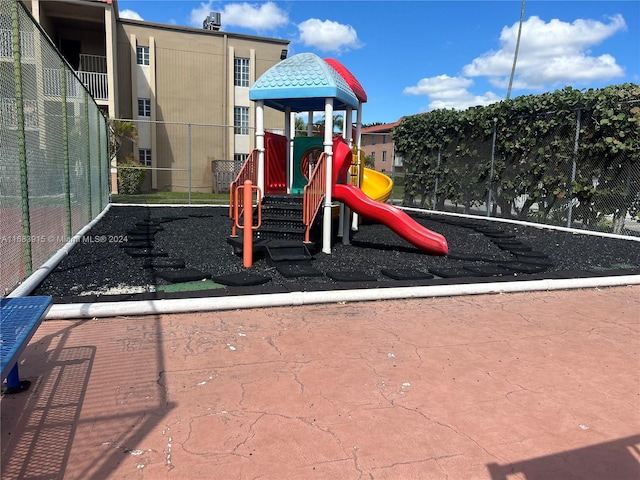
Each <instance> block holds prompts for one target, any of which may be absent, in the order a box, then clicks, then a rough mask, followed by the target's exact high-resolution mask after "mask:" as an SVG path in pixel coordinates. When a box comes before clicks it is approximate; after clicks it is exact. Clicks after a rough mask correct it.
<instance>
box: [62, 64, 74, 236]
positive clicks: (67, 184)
mask: <svg viewBox="0 0 640 480" xmlns="http://www.w3.org/2000/svg"><path fill="white" fill-rule="evenodd" d="M60 97H61V101H62V145H63V150H62V152H63V153H62V160H63V162H64V193H65V197H66V198H65V206H66V210H67V231H66V234H67V238H71V230H72V228H71V179H70V175H71V171H70V168H69V125H68V124H67V122H68V119H67V71H66V69H65V68H64V62H62V61H61V62H60Z"/></svg>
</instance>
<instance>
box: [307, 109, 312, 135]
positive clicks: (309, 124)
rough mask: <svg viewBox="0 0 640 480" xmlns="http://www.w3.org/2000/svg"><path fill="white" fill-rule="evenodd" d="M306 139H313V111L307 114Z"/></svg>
mask: <svg viewBox="0 0 640 480" xmlns="http://www.w3.org/2000/svg"><path fill="white" fill-rule="evenodd" d="M307 137H313V111H310V112H309V117H308V118H307Z"/></svg>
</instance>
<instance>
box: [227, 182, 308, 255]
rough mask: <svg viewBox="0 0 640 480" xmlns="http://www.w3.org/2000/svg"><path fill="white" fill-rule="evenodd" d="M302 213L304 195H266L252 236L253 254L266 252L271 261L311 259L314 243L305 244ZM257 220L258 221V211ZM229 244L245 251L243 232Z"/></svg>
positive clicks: (230, 240) (231, 239)
mask: <svg viewBox="0 0 640 480" xmlns="http://www.w3.org/2000/svg"><path fill="white" fill-rule="evenodd" d="M302 216H303V198H302V195H286V194H275V195H273V194H272V195H265V196H264V197H263V199H262V224H261V225H260V228H258V229H257V230H256V231H255V233H254V235H253V250H254V253H264V254H265V257H266V258H267V259H268V261H269V262H270V263H272V264H276V263H277V262H298V261H307V260H311V259H312V254H311V253H310V251H309V248H313V245H307V244H306V243H304V236H305V225H304V223H303V218H302ZM254 222H256V223H257V213H256V218H255V220H254ZM228 243H229V244H231V245H232V246H233V247H234V248H235V249H236V250H238V251H242V249H243V237H242V233H240V234H239V235H238V237H236V238H230V239H229V240H228Z"/></svg>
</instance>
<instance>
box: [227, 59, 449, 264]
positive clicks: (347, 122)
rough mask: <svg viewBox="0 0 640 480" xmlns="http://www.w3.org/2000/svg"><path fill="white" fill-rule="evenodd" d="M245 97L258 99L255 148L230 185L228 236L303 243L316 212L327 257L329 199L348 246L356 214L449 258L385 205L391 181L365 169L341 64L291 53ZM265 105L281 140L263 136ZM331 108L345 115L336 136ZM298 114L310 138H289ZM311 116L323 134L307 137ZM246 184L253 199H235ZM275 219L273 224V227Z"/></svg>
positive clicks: (437, 242)
mask: <svg viewBox="0 0 640 480" xmlns="http://www.w3.org/2000/svg"><path fill="white" fill-rule="evenodd" d="M249 98H250V99H251V100H252V101H254V102H256V148H255V149H254V151H253V152H251V154H250V155H249V157H248V158H247V161H246V162H245V164H244V165H243V167H242V169H241V171H240V173H239V174H238V176H237V178H236V180H235V181H234V182H233V183H232V184H231V193H230V203H231V205H230V210H229V215H230V218H231V219H232V221H233V227H232V235H231V236H232V238H236V237H237V235H236V229H237V228H244V229H245V235H244V240H243V241H244V242H246V241H247V240H250V236H249V235H247V232H248V230H249V229H250V228H251V229H253V230H255V231H256V235H257V237H258V239H264V238H267V236H268V235H267V232H270V233H271V234H275V232H279V235H278V236H277V237H275V238H282V239H288V240H295V239H296V238H297V237H296V236H297V235H299V237H298V238H299V239H300V240H303V241H304V242H305V243H306V244H309V243H311V242H312V239H311V231H312V227H313V226H314V222H315V221H316V217H318V216H319V215H320V213H322V215H321V217H322V228H321V232H322V233H321V236H322V240H321V246H322V251H323V252H324V253H327V254H330V253H331V238H332V221H333V216H334V215H333V211H332V208H333V202H334V201H339V202H341V203H342V205H341V207H340V210H339V212H340V213H339V223H338V236H341V237H342V241H343V243H345V244H348V243H349V229H354V230H355V229H357V225H358V216H359V215H360V216H363V217H366V218H368V219H371V220H374V221H376V222H379V223H382V224H384V225H386V226H387V227H389V228H391V229H392V230H393V231H394V232H395V233H397V234H398V235H399V236H401V237H402V238H404V239H405V240H407V241H408V242H410V243H411V244H412V245H414V246H415V247H417V248H418V249H420V250H422V251H424V252H426V253H429V254H432V255H446V254H447V252H448V247H447V241H446V239H445V238H444V237H443V236H442V235H440V234H438V233H435V232H432V231H430V230H428V229H426V228H425V227H423V226H422V225H420V224H419V223H418V222H416V221H415V220H413V219H412V218H411V217H410V216H409V215H407V214H406V213H405V212H404V211H403V210H401V209H399V208H396V207H394V206H392V205H389V204H387V203H384V202H385V201H386V200H387V199H388V198H389V196H390V194H391V189H392V187H393V184H392V181H391V179H390V178H389V177H387V176H386V175H384V174H382V173H380V172H377V171H375V170H371V169H368V168H364V155H363V153H362V151H361V150H360V129H361V124H362V105H363V104H364V103H365V102H366V101H367V95H366V93H365V91H364V89H363V88H362V86H361V85H360V83H359V82H358V80H357V79H356V78H355V77H354V76H353V74H352V73H351V72H349V70H347V69H346V67H344V66H343V65H342V64H340V63H339V62H337V61H336V60H333V59H325V60H323V59H321V58H319V57H318V56H316V55H315V54H312V53H302V54H298V55H294V56H292V57H289V58H287V59H285V60H283V61H281V62H280V63H278V64H276V65H275V66H273V67H271V68H270V69H269V70H267V71H266V72H265V73H264V74H263V75H262V76H261V77H260V78H259V79H258V80H257V81H256V82H255V84H254V85H253V87H251V89H250V90H249ZM265 107H271V108H273V109H276V110H278V111H281V112H283V113H284V115H285V117H284V120H285V122H284V124H285V128H284V130H285V132H284V133H285V134H284V135H277V134H274V133H270V132H265V130H264V109H265ZM354 110H356V112H357V115H356V123H355V126H354V125H353V120H352V117H353V111H354ZM334 111H344V112H345V115H344V128H343V131H344V133H343V134H342V135H334V133H333V129H334V125H333V114H334ZM301 112H307V113H308V118H309V121H308V132H307V135H308V136H306V137H295V136H294V134H293V125H294V115H296V114H299V113H301ZM314 112H322V113H323V114H324V118H325V125H324V129H323V131H321V134H322V136H321V137H318V136H313V130H312V127H313V114H314ZM249 186H251V188H252V191H255V192H257V193H256V195H255V197H254V196H251V197H249V196H248V195H247V192H246V191H245V195H239V194H238V191H240V190H242V189H243V188H245V189H246V188H247V187H249ZM255 187H257V188H255ZM249 198H251V202H249ZM254 203H255V207H256V208H257V209H258V211H259V213H260V214H259V218H261V223H260V224H259V225H250V224H249V223H253V221H252V218H253V215H252V209H253V204H254ZM242 212H244V215H243V214H242ZM276 212H277V213H276ZM352 212H353V215H352ZM241 217H243V218H244V221H241ZM278 222H280V225H279V226H277V225H274V224H276V223H278ZM245 226H246V228H245ZM271 238H274V237H273V236H272V237H271ZM314 240H315V239H314ZM244 250H245V251H246V248H245V249H244ZM245 266H247V264H246V263H245Z"/></svg>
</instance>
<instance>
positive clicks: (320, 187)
mask: <svg viewBox="0 0 640 480" xmlns="http://www.w3.org/2000/svg"><path fill="white" fill-rule="evenodd" d="M326 163H327V154H326V153H323V154H322V155H320V159H319V160H318V162H317V163H316V166H315V168H314V169H313V172H311V176H310V177H309V182H308V183H307V184H306V185H305V187H304V192H303V199H302V205H303V207H302V208H303V210H302V221H303V223H304V226H305V232H304V241H305V243H309V242H310V240H309V235H310V232H311V225H313V222H314V220H315V218H316V216H317V215H318V211H319V210H320V205H322V200H323V199H324V197H325V193H326V192H325V191H324V190H325V185H326V178H327V169H326V166H325V164H326Z"/></svg>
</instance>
